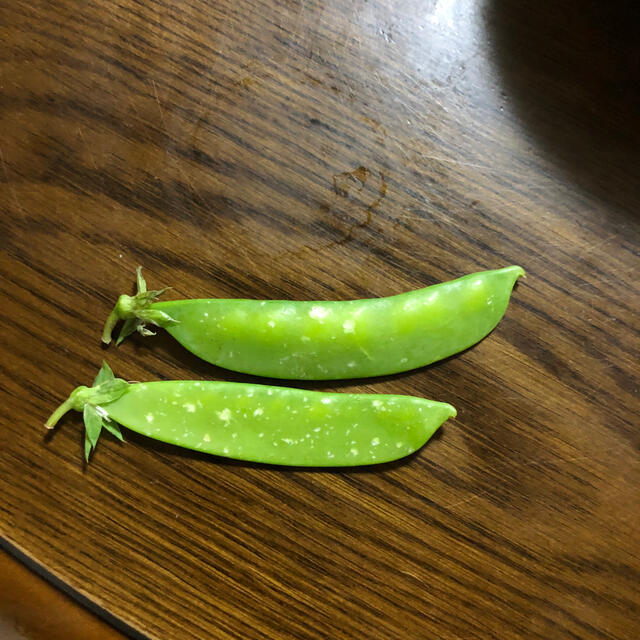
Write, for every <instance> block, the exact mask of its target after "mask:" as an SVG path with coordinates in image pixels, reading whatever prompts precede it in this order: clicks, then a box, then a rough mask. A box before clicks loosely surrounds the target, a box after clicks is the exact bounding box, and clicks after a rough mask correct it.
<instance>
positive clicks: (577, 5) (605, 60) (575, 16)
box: [484, 0, 640, 218]
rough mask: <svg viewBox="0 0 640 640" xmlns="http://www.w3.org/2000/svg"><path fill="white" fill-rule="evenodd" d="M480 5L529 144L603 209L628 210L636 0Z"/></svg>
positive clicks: (635, 120) (635, 98)
mask: <svg viewBox="0 0 640 640" xmlns="http://www.w3.org/2000/svg"><path fill="white" fill-rule="evenodd" d="M484 9H485V11H484V13H485V24H486V29H487V39H488V40H489V42H490V46H491V49H492V54H491V55H492V58H493V62H494V64H495V66H496V68H497V70H498V73H499V75H500V76H501V80H502V83H503V95H504V96H505V97H506V98H507V99H509V101H510V103H511V104H512V107H513V113H514V114H515V115H516V117H518V118H519V119H520V120H521V122H522V124H523V125H524V127H525V129H526V130H527V131H528V132H529V133H530V134H531V136H532V137H533V138H534V140H535V143H536V144H537V145H538V146H539V147H540V148H541V149H542V150H543V151H545V152H546V153H548V154H549V155H550V156H551V157H552V158H553V160H554V162H555V163H556V164H557V165H558V166H559V167H560V168H561V169H563V170H564V171H565V172H566V173H567V175H568V176H569V177H570V179H571V180H572V182H574V183H575V184H577V185H579V186H580V187H581V188H582V189H584V190H586V191H588V192H589V193H591V194H592V195H593V196H596V197H597V198H598V199H600V200H602V201H604V202H605V203H606V204H607V205H609V209H610V210H612V209H614V210H615V208H617V209H618V215H623V216H625V217H627V218H628V217H630V216H635V215H637V210H638V202H640V179H639V178H640V162H639V160H638V158H640V47H639V46H638V35H639V34H640V3H638V1H637V0H610V2H601V0H558V2H554V3H548V2H538V1H537V0H524V1H523V0H486V4H485V7H484ZM611 205H614V207H611Z"/></svg>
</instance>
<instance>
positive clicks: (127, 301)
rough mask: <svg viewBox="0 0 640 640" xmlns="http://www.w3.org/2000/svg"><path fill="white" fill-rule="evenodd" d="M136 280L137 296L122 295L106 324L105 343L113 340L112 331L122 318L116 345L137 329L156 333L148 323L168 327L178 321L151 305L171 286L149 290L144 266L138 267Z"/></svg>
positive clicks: (148, 334)
mask: <svg viewBox="0 0 640 640" xmlns="http://www.w3.org/2000/svg"><path fill="white" fill-rule="evenodd" d="M136 280H137V284H138V293H136V295H135V296H128V295H126V294H123V295H121V296H120V297H119V298H118V301H117V302H116V306H115V307H114V308H113V310H112V311H111V313H110V314H109V317H108V318H107V321H106V322H105V324H104V329H103V331H102V342H104V343H105V344H109V343H110V342H111V333H112V332H113V329H114V328H115V326H116V324H118V322H119V321H120V320H124V324H123V325H122V329H120V333H119V334H118V338H117V340H116V345H119V344H120V343H121V342H122V341H123V340H124V339H125V338H126V337H127V336H130V335H131V334H132V333H134V332H135V331H137V332H138V333H139V334H140V335H143V336H152V335H155V334H154V332H153V331H151V330H150V329H147V325H148V324H152V325H154V326H156V327H166V326H168V325H170V324H175V323H176V322H177V321H176V320H174V319H173V318H172V317H171V316H169V315H168V314H166V313H165V312H164V311H160V310H157V309H152V308H151V305H152V304H153V303H154V302H155V301H156V300H157V299H158V298H159V297H160V296H161V295H162V294H163V293H164V292H165V291H167V289H169V288H170V287H166V288H164V289H156V290H154V291H147V283H146V282H145V279H144V278H143V277H142V267H138V268H137V269H136Z"/></svg>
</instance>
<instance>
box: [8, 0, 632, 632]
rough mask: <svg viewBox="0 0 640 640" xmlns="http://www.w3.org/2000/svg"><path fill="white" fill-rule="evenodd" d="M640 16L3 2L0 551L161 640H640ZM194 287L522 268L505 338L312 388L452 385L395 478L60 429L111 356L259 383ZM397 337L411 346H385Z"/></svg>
mask: <svg viewBox="0 0 640 640" xmlns="http://www.w3.org/2000/svg"><path fill="white" fill-rule="evenodd" d="M639 24H640V13H639V9H638V5H637V3H636V2H630V1H629V2H625V1H612V2H609V3H603V2H600V1H596V0H591V1H585V0H580V1H579V0H560V1H559V2H556V3H551V4H550V3H540V2H536V1H535V0H528V1H522V0H448V1H447V0H440V1H438V0H422V1H418V0H403V1H402V2H400V1H396V2H388V1H384V2H381V1H379V0H370V1H367V0H360V1H356V2H350V1H347V0H341V1H340V0H327V1H326V2H318V1H314V0H312V1H311V2H299V1H298V2H295V1H294V0H274V1H266V0H263V1H260V0H252V1H249V2H232V1H231V0H219V1H217V2H216V1H214V0H174V1H173V2H167V1H165V0H116V1H115V2H107V0H82V1H81V0H64V1H63V0H47V1H45V0H28V1H27V0H0V36H1V39H2V43H3V46H2V50H1V51H0V65H1V66H0V165H1V166H0V207H1V212H2V213H1V217H0V233H1V239H0V243H1V247H2V252H1V256H0V273H1V275H2V280H1V282H0V286H1V287H2V296H3V298H2V299H3V304H2V311H1V319H2V327H1V332H0V345H1V347H0V348H1V351H0V371H1V373H2V385H1V386H2V388H1V389H0V420H1V426H0V491H1V493H2V500H1V501H0V537H2V539H3V541H4V546H6V547H8V548H11V549H14V550H17V551H18V552H20V553H21V554H24V557H26V558H29V559H30V561H31V562H33V563H34V564H36V565H38V566H39V567H41V568H42V570H43V571H46V572H47V573H48V575H49V576H51V577H53V578H54V579H55V581H56V583H57V584H60V585H65V588H66V589H67V590H68V591H69V592H70V593H73V594H76V595H77V596H79V597H81V598H84V599H86V602H90V603H92V606H93V607H95V608H97V609H99V610H101V611H102V612H104V614H105V616H108V617H110V619H111V620H112V621H118V623H119V624H120V625H121V626H122V627H123V628H127V629H129V631H130V633H132V634H137V635H138V636H139V637H148V638H153V639H162V640H169V639H173V638H176V639H190V638H207V639H210V638H216V639H220V640H227V639H232V638H238V639H242V640H253V639H256V640H258V639H260V640H263V639H273V640H289V639H296V640H302V639H304V640H312V639H313V640H316V639H321V638H331V639H332V640H342V639H352V638H353V639H356V638H358V639H360V638H368V639H385V640H392V639H407V638H410V639H420V640H422V639H425V640H427V639H428V640H431V639H434V638H438V639H446V640H448V639H452V640H472V639H485V638H492V639H493V638H494V639H496V640H510V639H516V638H518V639H522V638H525V639H529V638H531V639H534V638H539V639H541V640H542V639H544V640H550V639H564V638H567V639H569V638H571V639H576V640H595V639H597V638H598V639H599V638H602V639H608V640H623V639H626V640H635V639H637V638H638V637H640V557H639V552H640V537H639V533H638V532H639V530H640V493H639V491H638V486H639V483H640V456H639V455H638V445H639V436H638V426H639V425H638V415H639V409H640V403H639V402H638V388H639V384H638V374H639V370H638V357H639V353H640V337H639V334H638V320H637V318H638V316H637V312H638V307H639V303H640V292H639V290H638V247H639V246H640V242H639V241H640V238H639V236H640V234H639V224H638V212H639V211H640V154H639V152H640V55H639V53H638V52H639V48H638V38H637V36H638V25H639ZM138 264H141V265H143V266H144V268H145V273H146V276H147V280H148V282H149V285H150V286H151V287H153V288H156V287H160V286H165V285H171V286H173V290H172V291H171V292H170V297H176V298H182V297H194V298H195V297H247V298H291V299H320V300H330V299H349V298H354V297H374V296H384V295H389V294H394V293H399V292H402V291H405V290H409V289H413V288H418V287H422V286H426V285H429V284H432V283H435V282H439V281H442V280H447V279H450V278H453V277H456V276H459V275H463V274H466V273H469V272H473V271H477V270H482V269H485V268H494V267H500V266H505V265H509V264H521V265H522V266H523V267H524V268H525V269H526V270H527V274H528V277H527V279H526V280H523V281H521V282H520V283H519V284H518V286H517V287H516V290H515V291H514V295H513V299H512V303H511V305H510V307H509V309H508V312H507V315H506V317H505V318H504V320H503V321H502V322H501V324H500V325H499V326H498V328H497V329H496V330H495V331H494V332H493V333H492V334H491V335H490V336H489V337H488V338H487V339H485V340H484V341H483V342H481V343H480V344H478V345H477V346H475V347H474V348H472V349H470V350H468V351H466V352H464V353H462V354H460V355H458V356H456V357H453V358H450V359H448V360H446V361H444V362H441V363H439V364H435V365H433V366H430V367H428V368H425V369H422V370H418V371H414V372H410V373H407V374H403V375H397V376H391V377H386V378H381V379H376V380H356V381H350V382H348V383H344V382H329V383H327V382H324V383H318V384H315V383H305V384H302V385H295V384H294V383H292V384H293V385H294V386H304V387H305V388H313V389H331V390H344V391H347V390H349V391H352V390H353V391H362V392H383V393H406V394H414V395H419V396H425V397H430V398H434V399H438V400H443V401H448V402H451V403H452V404H454V405H455V406H456V407H457V408H458V417H457V419H455V420H453V421H450V422H449V423H447V424H446V425H445V426H444V428H443V429H442V430H441V432H440V433H439V435H438V436H437V437H435V438H434V439H433V440H432V441H431V442H430V443H429V444H428V445H427V446H426V447H424V449H422V450H421V451H420V452H418V453H417V454H416V455H414V456H412V457H410V458H409V459H407V460H404V461H402V462H401V463H396V464H389V465H384V466H380V467H370V468H364V469H356V470H337V471H322V470H301V469H282V468H274V467H269V466H260V465H253V464H244V463H240V462H233V461H229V460H224V459H217V458H212V457H206V456H204V455H200V454H195V453H190V452H188V451H184V450H180V449H178V448H172V447H169V446H163V445H160V444H157V443H154V442H153V441H150V440H147V439H145V438H142V437H137V436H135V435H134V434H131V433H127V434H126V437H127V441H128V442H127V443H126V444H125V445H121V444H119V443H118V442H116V441H114V440H113V439H110V438H109V437H104V438H103V439H102V441H101V443H100V444H99V446H98V450H97V452H96V454H95V456H94V459H93V462H92V463H91V464H90V465H89V466H88V467H85V465H84V464H83V460H82V445H81V438H82V426H81V418H80V415H79V414H73V415H70V416H69V417H68V418H66V419H65V420H63V421H62V423H61V424H60V427H59V429H57V430H56V432H55V433H54V434H53V436H52V437H45V432H44V429H43V426H42V425H43V423H44V420H45V419H46V417H47V415H48V414H49V412H50V411H51V410H52V409H53V408H54V406H56V405H57V404H58V403H59V402H61V401H62V399H63V398H64V397H66V395H67V394H68V393H69V391H70V390H71V388H72V387H74V386H76V385H78V384H87V383H89V382H90V381H91V380H92V379H93V376H94V375H95V373H96V371H97V369H98V367H99V365H100V362H101V361H102V359H103V358H106V359H108V361H109V362H110V364H111V365H112V367H113V368H114V370H115V371H116V373H117V374H118V375H120V376H122V377H125V378H127V379H131V380H156V379H194V378H203V379H212V380H253V381H257V379H254V378H251V377H249V376H241V375H238V374H234V373H231V372H228V371H224V370H222V369H217V368H215V367H213V366H209V365H207V364H206V363H204V362H202V361H199V360H197V359H196V358H195V357H193V356H191V355H190V354H189V353H187V352H186V351H185V350H184V349H182V348H181V347H180V346H179V345H178V344H177V343H175V342H174V341H172V340H171V339H170V338H169V336H168V335H167V334H162V335H159V336H157V337H155V338H149V339H143V338H141V337H140V338H137V339H133V340H130V341H128V342H127V343H124V344H123V345H122V346H121V347H119V348H118V349H116V348H114V347H111V348H109V349H107V350H104V349H102V348H101V346H100V330H101V325H102V323H103V321H104V319H105V317H106V315H107V313H108V312H109V310H110V307H111V306H112V304H113V302H114V300H115V298H116V296H117V295H118V294H119V293H122V292H131V290H132V287H133V276H134V269H135V267H136V265H138ZM380 339H381V340H383V339H384V336H381V337H380Z"/></svg>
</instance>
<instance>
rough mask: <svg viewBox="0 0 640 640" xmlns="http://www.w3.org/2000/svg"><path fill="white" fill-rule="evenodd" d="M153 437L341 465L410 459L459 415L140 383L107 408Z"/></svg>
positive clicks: (275, 391)
mask: <svg viewBox="0 0 640 640" xmlns="http://www.w3.org/2000/svg"><path fill="white" fill-rule="evenodd" d="M103 408H104V409H105V411H106V412H107V413H108V414H109V416H110V417H111V418H112V419H113V420H115V421H116V422H118V423H120V424H122V425H124V426H126V427H128V428H129V429H132V430H133V431H136V432H138V433H141V434H143V435H145V436H148V437H150V438H155V439H157V440H162V441H163V442H168V443H170V444H175V445H178V446H180V447H187V448H189V449H195V450H197V451H203V452H206V453H212V454H215V455H218V456H225V457H227V458H235V459H238V460H248V461H253V462H266V463H269V464H278V465H294V466H312V467H315V466H317V467H335V466H354V465H365V464H376V463H380V462H389V461H391V460H397V459H398V458H403V457H404V456H407V455H409V454H411V453H413V452H414V451H416V450H418V449H419V448H420V447H422V446H423V445H424V444H425V442H427V440H429V438H431V436H432V435H433V433H434V432H435V431H436V429H437V428H438V427H439V426H440V425H441V424H442V423H443V422H444V421H445V420H446V419H447V418H450V417H452V416H455V415H456V412H455V409H454V408H453V407H452V406H451V405H449V404H445V403H441V402H432V401H430V400H425V399H423V398H416V397H412V396H400V395H374V394H352V393H320V392H317V391H304V390H300V389H290V388H283V387H271V386H267V385H256V384H243V383H234V382H174V381H171V382H148V383H144V384H132V385H130V387H129V391H128V392H127V393H125V394H124V395H123V396H121V397H120V398H119V399H118V400H116V401H114V402H112V403H111V404H108V405H106V406H104V407H103Z"/></svg>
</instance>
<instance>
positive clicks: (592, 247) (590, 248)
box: [580, 233, 620, 258]
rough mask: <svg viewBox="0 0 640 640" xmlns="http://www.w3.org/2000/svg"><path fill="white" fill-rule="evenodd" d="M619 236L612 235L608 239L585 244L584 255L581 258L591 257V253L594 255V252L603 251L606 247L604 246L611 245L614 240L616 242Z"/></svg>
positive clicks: (583, 246)
mask: <svg viewBox="0 0 640 640" xmlns="http://www.w3.org/2000/svg"><path fill="white" fill-rule="evenodd" d="M619 237H620V236H619V234H617V233H612V234H611V235H610V236H608V237H606V238H602V239H600V240H596V242H591V243H589V244H583V245H582V254H581V256H580V257H581V258H584V257H585V256H587V255H589V254H590V253H593V252H594V251H597V250H598V249H602V247H604V245H606V244H609V243H610V242H611V241H612V240H616V239H617V238H619Z"/></svg>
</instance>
